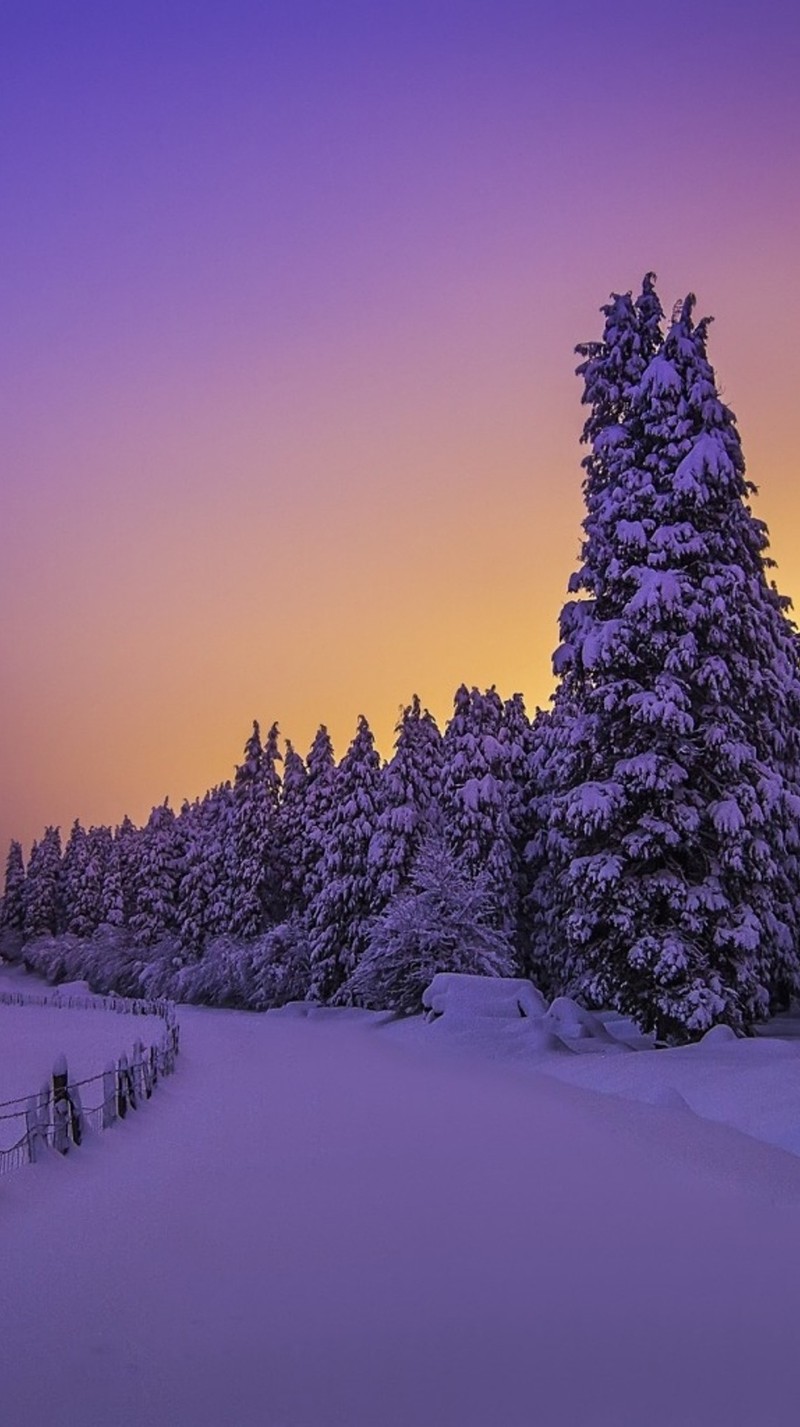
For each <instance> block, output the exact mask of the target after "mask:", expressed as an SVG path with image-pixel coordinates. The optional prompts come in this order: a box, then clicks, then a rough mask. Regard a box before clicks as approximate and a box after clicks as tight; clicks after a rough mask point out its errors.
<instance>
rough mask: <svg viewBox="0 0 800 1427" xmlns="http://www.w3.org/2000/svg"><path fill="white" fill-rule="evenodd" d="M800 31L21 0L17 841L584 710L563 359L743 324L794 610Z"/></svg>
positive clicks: (746, 393) (11, 691)
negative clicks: (396, 745) (637, 326)
mask: <svg viewBox="0 0 800 1427" xmlns="http://www.w3.org/2000/svg"><path fill="white" fill-rule="evenodd" d="M798 75H800V7H798V6H797V5H796V4H794V3H793V4H789V3H781V0H775V2H774V3H769V4H754V3H748V4H741V3H739V4H737V3H736V0H725V3H716V0H708V3H707V2H706V0H694V3H685V0H673V3H671V4H669V5H664V4H661V3H657V4H654V3H648V0H641V3H638V4H633V3H627V0H608V3H598V0H591V3H583V0H575V2H574V3H573V0H552V3H551V0H447V3H444V0H369V3H367V0H363V3H355V0H331V3H324V0H113V3H109V0H71V3H69V4H65V3H63V0H2V4H0V204H1V205H2V209H1V211H2V221H0V322H1V324H2V343H0V367H1V368H2V370H1V371H0V442H1V443H2V467H0V480H1V485H0V503H1V508H0V542H1V548H0V677H1V678H2V690H1V691H0V697H1V704H0V713H1V714H2V723H1V727H2V745H1V746H0V838H1V839H2V843H1V844H0V846H1V847H2V850H3V851H4V849H5V845H6V843H7V841H8V838H9V837H11V836H18V837H21V838H22V839H23V841H24V842H25V843H26V844H27V843H29V842H30V840H31V838H32V837H34V836H36V835H37V834H38V833H39V832H40V831H41V829H42V828H43V826H44V825H45V823H48V822H58V823H60V824H61V825H62V829H63V830H64V831H65V832H66V830H67V829H68V827H69V825H70V823H71V821H72V820H73V818H74V817H76V816H79V817H80V818H81V819H82V821H84V822H85V823H86V824H87V825H88V824H90V823H92V822H101V821H102V822H110V823H115V822H117V821H119V819H120V818H121V816H122V815H123V813H125V812H126V811H127V812H129V813H130V814H131V816H132V817H133V818H134V819H136V820H137V821H139V820H141V819H142V818H144V817H145V816H146V815H147V813H148V811H149V809H150V807H151V806H152V804H153V803H154V802H158V801H161V800H162V799H163V797H164V796H165V795H166V794H169V795H170V797H171V799H172V800H173V802H174V803H175V804H176V805H178V804H179V803H180V801H181V800H182V798H183V797H184V796H187V795H188V796H190V797H192V796H194V795H196V794H198V793H201V792H203V791H204V790H205V789H206V788H207V787H208V786H209V785H210V784H212V783H215V782H218V781H221V780H222V779H223V778H225V777H228V776H230V774H231V771H232V768H233V765H234V763H235V762H236V760H237V759H238V758H239V755H240V751H241V747H242V744H243V742H244V739H245V737H246V735H247V732H248V729H249V725H250V721H251V720H252V719H253V718H254V717H258V718H259V719H260V720H261V722H262V725H267V724H269V723H271V722H272V721H273V720H274V719H277V720H278V721H279V723H280V726H281V730H282V732H283V733H284V734H285V735H287V736H289V737H290V738H291V739H292V740H293V741H294V742H295V744H296V745H297V746H298V747H299V748H300V750H301V751H305V750H306V748H307V746H308V744H309V742H310V740H311V737H312V735H313V732H314V729H315V728H316V726H317V725H318V724H319V723H320V722H323V721H324V722H326V723H327V724H328V725H329V727H330V729H331V732H332V734H333V737H334V741H335V744H336V747H337V752H339V753H341V752H343V751H344V748H345V746H346V744H347V742H348V741H349V739H350V737H351V736H352V733H353V731H354V726H355V720H356V717H357V715H358V714H359V713H360V712H364V713H365V714H366V715H367V717H368V718H369V719H370V721H371V723H372V725H373V727H374V729H375V732H376V736H377V738H378V743H379V746H380V748H381V750H382V751H383V752H384V753H388V752H389V750H390V748H391V743H392V729H393V725H394V722H395V720H396V716H397V712H398V709H399V706H400V705H401V704H402V703H404V702H407V701H408V699H409V698H410V696H411V694H412V693H414V692H415V691H417V692H419V694H420V696H421V698H422V700H423V702H425V703H427V704H428V705H429V707H430V708H431V709H432V711H433V712H434V713H435V714H436V715H437V717H438V718H439V719H440V720H441V721H443V720H444V719H445V718H446V717H447V715H448V713H449V710H450V707H451V701H452V694H453V692H454V690H455V687H456V685H457V684H459V683H460V682H461V681H466V682H467V683H470V684H471V683H476V684H479V685H482V686H485V685H487V684H490V683H496V684H497V686H498V688H499V690H500V692H501V693H502V694H503V695H508V694H511V693H512V692H514V691H515V690H517V689H520V690H522V692H523V693H524V694H525V696H526V699H527V701H528V704H529V707H531V708H533V707H534V706H535V705H536V704H537V703H540V704H544V703H546V701H547V699H548V697H549V694H550V692H551V689H552V676H551V672H550V654H551V652H552V648H553V646H554V644H555V641H556V621H557V615H558V610H559V607H560V605H561V603H562V601H563V598H564V592H565V588H566V581H567V577H568V574H569V572H570V570H571V569H572V568H573V566H574V564H575V561H576V557H577V552H578V545H579V539H580V529H579V526H580V520H581V515H582V505H581V494H580V481H581V471H580V464H579V463H580V457H581V450H580V447H579V445H578V436H579V433H580V427H581V424H582V411H581V406H580V384H579V382H578V381H577V380H576V378H575V377H574V375H573V368H574V365H575V359H574V356H573V351H572V349H573V347H574V344H575V343H576V342H578V341H581V340H585V339H589V338H593V337H596V336H599V335H600V331H601V326H602V318H601V317H600V315H599V313H598V308H599V306H600V304H601V303H602V302H604V301H605V300H606V299H607V296H608V294H609V292H610V291H611V290H612V289H616V290H626V289H628V288H630V287H637V286H638V284H639V282H640V280H641V277H642V274H643V273H644V272H645V271H646V270H647V269H649V268H653V269H655V271H656V272H657V273H658V276H659V291H660V294H661V297H662V301H663V302H664V305H665V307H667V309H668V310H669V308H670V307H671V305H672V302H673V301H674V300H675V298H677V297H679V296H682V295H683V294H684V293H685V292H686V291H687V290H688V289H693V290H694V291H696V292H697V294H698V298H699V315H702V314H703V313H707V312H710V313H713V314H715V315H716V319H717V320H716V323H715V326H714V328H713V329H712V336H711V356H712V360H713V361H714V363H715V365H716V369H717V374H718V377H719V379H720V382H721V385H722V389H723V393H724V396H725V398H726V399H727V401H728V402H729V403H730V404H731V405H732V406H733V408H734V410H735V411H736V413H737V415H738V418H739V424H740V429H741V431H742V437H743V441H744V448H745V454H746V457H747V461H748V473H749V475H750V477H751V478H752V479H753V480H755V481H756V483H757V484H758V485H759V486H760V492H761V493H760V495H759V497H758V500H757V503H756V509H757V513H758V514H759V515H760V516H761V517H762V518H763V519H765V520H766V521H767V522H768V524H769V526H770V530H771V533H772V553H773V555H774V556H775V558H776V559H777V561H778V570H777V579H778V583H779V584H780V586H781V588H782V589H783V590H784V591H785V592H786V593H788V594H790V595H794V596H796V597H797V598H798V601H800V549H798V545H797V532H798V530H800V483H798V480H797V457H796V439H795V413H796V407H797V388H798V383H799V381H800V343H798V335H797V334H798V331H800V284H799V283H798V258H799V256H800V241H799V239H800V164H799V163H798V154H799V153H800V81H798Z"/></svg>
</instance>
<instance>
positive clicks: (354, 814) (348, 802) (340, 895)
mask: <svg viewBox="0 0 800 1427" xmlns="http://www.w3.org/2000/svg"><path fill="white" fill-rule="evenodd" d="M333 791H334V798H333V805H332V809H331V813H330V816H329V818H328V819H327V822H326V825H325V841H324V845H323V849H322V856H321V859H320V862H319V868H318V884H317V885H318V890H317V892H316V895H315V896H314V898H313V900H312V902H311V905H310V907H309V913H308V924H309V943H310V949H311V960H312V966H313V971H312V982H311V988H310V992H309V994H310V996H311V998H312V999H314V1000H317V1001H323V1002H325V1001H330V1000H332V999H333V998H334V997H335V996H336V995H337V993H338V992H339V991H340V990H341V988H342V986H343V984H344V982H345V981H346V980H347V978H348V976H349V975H350V974H351V973H352V971H353V970H354V969H355V967H356V965H357V964H358V962H359V960H360V958H361V956H362V955H363V952H364V949H365V947H366V944H367V940H368V938H369V928H370V923H371V921H372V919H373V917H374V915H375V910H376V906H377V876H376V870H375V866H374V864H373V863H371V862H370V857H369V849H370V843H371V841H372V838H373V836H374V834H375V830H376V828H377V825H378V818H379V816H380V812H381V780H380V758H379V756H378V753H377V751H376V749H375V743H374V740H373V737H372V731H371V729H370V727H369V724H368V723H367V720H366V719H365V718H364V717H363V715H362V717H361V718H359V721H358V729H357V732H356V736H355V738H354V739H353V742H352V743H351V744H350V747H349V748H348V750H347V752H346V754H345V755H344V758H343V759H342V761H341V763H340V765H339V767H338V769H337V773H336V780H335V785H334V790H333Z"/></svg>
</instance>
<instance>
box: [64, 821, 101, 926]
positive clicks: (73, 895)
mask: <svg viewBox="0 0 800 1427" xmlns="http://www.w3.org/2000/svg"><path fill="white" fill-rule="evenodd" d="M88 857H89V849H88V841H87V835H86V829H85V828H84V827H82V825H81V823H80V821H79V820H78V819H77V818H76V819H75V822H74V823H73V824H72V827H71V829H70V834H69V837H68V838H67V841H66V845H65V847H64V856H63V858H62V861H61V900H62V915H63V923H64V931H67V932H71V933H72V935H73V936H91V934H92V932H93V931H94V926H91V925H87V923H86V917H85V915H84V906H83V900H84V899H83V897H82V892H83V888H84V883H85V869H86V863H87V861H88ZM95 925H96V924H95Z"/></svg>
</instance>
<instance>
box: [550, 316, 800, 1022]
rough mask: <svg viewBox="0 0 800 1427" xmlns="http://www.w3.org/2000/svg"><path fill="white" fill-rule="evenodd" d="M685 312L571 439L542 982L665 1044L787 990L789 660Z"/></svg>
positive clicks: (791, 640)
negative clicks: (610, 1010) (582, 504)
mask: <svg viewBox="0 0 800 1427" xmlns="http://www.w3.org/2000/svg"><path fill="white" fill-rule="evenodd" d="M693 305H694V299H693V298H691V297H690V298H688V299H687V300H686V302H685V303H684V304H683V305H682V307H681V309H680V311H679V313H678V314H677V316H676V318H675V320H674V321H673V324H672V326H671V328H670V331H669V332H668V334H667V337H666V340H665V342H664V344H663V347H662V348H661V349H660V350H659V351H658V352H657V353H656V354H655V356H654V357H652V359H651V360H650V362H649V363H648V365H647V367H646V368H645V370H644V371H643V373H642V374H641V377H640V379H639V381H638V383H636V385H635V386H634V387H633V389H632V390H631V391H630V393H629V396H628V397H627V399H626V409H622V410H621V411H620V412H619V413H618V415H617V419H616V422H615V429H614V436H613V439H612V440H609V439H608V437H607V432H608V429H609V428H608V427H607V426H605V425H602V423H601V422H600V421H599V420H598V421H597V422H596V423H595V426H594V428H593V429H592V430H590V431H589V437H590V439H591V441H592V443H593V451H597V450H599V451H600V453H601V454H602V459H603V462H604V469H603V479H602V481H601V482H598V483H596V484H595V485H594V487H593V490H592V492H591V494H592V496H593V500H592V503H591V505H590V504H589V494H590V492H589V490H588V489H587V506H588V513H587V520H586V523H585V526H584V529H585V533H586V539H585V543H584V551H583V567H582V569H581V571H580V572H579V575H578V577H577V578H576V579H575V580H574V582H573V589H576V590H583V591H585V592H586V598H584V599H582V600H580V601H576V602H574V603H572V604H570V605H569V606H567V607H566V609H565V611H564V613H563V615H562V621H561V630H562V645H561V648H560V650H559V651H558V654H557V664H556V666H557V671H558V672H560V673H561V676H562V687H561V690H560V691H559V694H558V695H557V698H556V705H555V711H554V722H555V724H556V731H557V734H558V737H557V738H556V740H555V743H556V744H557V745H559V752H558V755H557V757H556V763H557V767H558V778H557V780H555V782H556V786H555V787H554V790H553V794H552V799H551V803H550V808H549V829H548V833H549V836H548V852H549V855H550V857H551V859H552V861H553V862H554V864H555V895H554V911H555V914H556V916H555V920H556V922H557V923H559V924H561V925H562V926H563V931H564V939H563V942H562V943H561V944H560V945H559V943H558V941H557V940H556V943H555V946H554V948H553V953H552V955H551V958H550V966H549V970H550V973H551V977H552V979H553V980H554V981H555V982H556V983H557V984H559V985H560V987H561V988H562V989H566V990H569V991H573V992H575V993H577V994H578V995H580V996H582V997H583V998H584V999H586V1000H588V1001H589V1002H591V1003H595V1004H599V1003H610V1004H612V1005H614V1006H615V1007H617V1008H618V1009H619V1010H621V1011H623V1012H625V1013H628V1014H630V1015H632V1016H633V1017H634V1018H635V1019H636V1020H637V1021H638V1022H639V1023H640V1024H641V1025H642V1026H643V1027H644V1028H646V1029H654V1030H655V1031H656V1034H657V1035H658V1036H659V1037H661V1038H662V1039H666V1040H670V1041H678V1040H682V1039H687V1038H691V1037H692V1036H695V1035H697V1034H700V1033H702V1032H703V1031H704V1030H706V1029H707V1028H708V1027H709V1026H711V1025H713V1024H715V1023H719V1022H724V1023H727V1024H730V1025H732V1026H734V1027H735V1028H737V1029H742V1028H744V1029H746V1028H748V1027H750V1026H751V1025H752V1024H753V1022H754V1021H756V1020H758V1019H759V1018H761V1017H763V1016H764V1015H766V1013H767V1012H768V1009H769V1005H770V997H771V995H774V994H775V993H777V992H783V993H785V992H786V991H787V989H793V988H796V987H797V986H798V956H797V943H796V930H795V929H796V926H797V915H798V847H799V845H800V839H799V837H798V818H799V815H800V799H799V798H798V772H799V771H800V665H799V663H798V645H797V641H796V636H795V631H794V627H793V626H792V625H791V623H790V621H789V620H788V618H787V615H786V602H785V601H784V600H783V599H782V598H781V597H780V596H779V595H778V594H777V592H776V591H775V589H774V587H773V586H772V585H771V584H770V582H769V580H768V578H767V569H768V564H769V562H768V561H767V559H766V557H765V554H764V551H765V548H766V545H767V534H766V529H765V527H764V525H763V523H762V522H760V521H758V520H756V519H755V518H754V516H753V514H752V512H751V510H750V508H749V505H748V504H747V500H748V497H749V496H750V494H751V493H752V491H753V489H754V488H753V487H752V485H751V484H750V483H749V482H748V481H747V480H746V479H745V475H744V462H743V458H742V452H741V445H740V441H739V435H738V432H737V430H736V425H735V420H734V417H733V414H732V412H731V411H730V410H729V409H728V408H727V407H726V406H725V405H724V404H723V403H722V402H721V400H720V398H719V395H718V392H717V389H716V383H715V379H714V373H713V370H712V368H711V366H710V364H709V361H708V357H707V353H706V342H707V331H708V323H707V321H703V322H700V323H698V324H697V325H695V324H694V322H693V317H692V312H693ZM584 374H585V373H584ZM587 426H588V423H587ZM591 474H592V473H591V472H590V475H589V477H587V488H588V487H589V484H590V480H591ZM561 711H563V715H564V716H563V718H562V717H561ZM565 750H566V751H565Z"/></svg>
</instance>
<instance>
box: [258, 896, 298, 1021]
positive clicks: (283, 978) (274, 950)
mask: <svg viewBox="0 0 800 1427" xmlns="http://www.w3.org/2000/svg"><path fill="white" fill-rule="evenodd" d="M246 955H247V960H248V963H249V978H250V982H251V987H252V993H251V1001H250V1005H251V1007H252V1009H253V1010H254V1011H267V1010H269V1008H270V1007H271V1006H284V1005H285V1004H286V1002H287V1001H303V1000H305V998H306V996H307V995H308V991H309V988H310V986H311V973H312V963H311V950H310V947H309V942H308V933H307V931H306V928H305V926H304V924H303V922H302V920H301V919H300V918H299V917H290V918H289V919H288V921H285V922H281V923H280V925H279V926H277V927H272V928H271V929H270V930H269V931H268V932H265V933H264V935H263V936H261V937H259V938H258V940H257V941H256V942H254V943H253V944H252V946H250V947H248V949H247V953H246Z"/></svg>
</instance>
